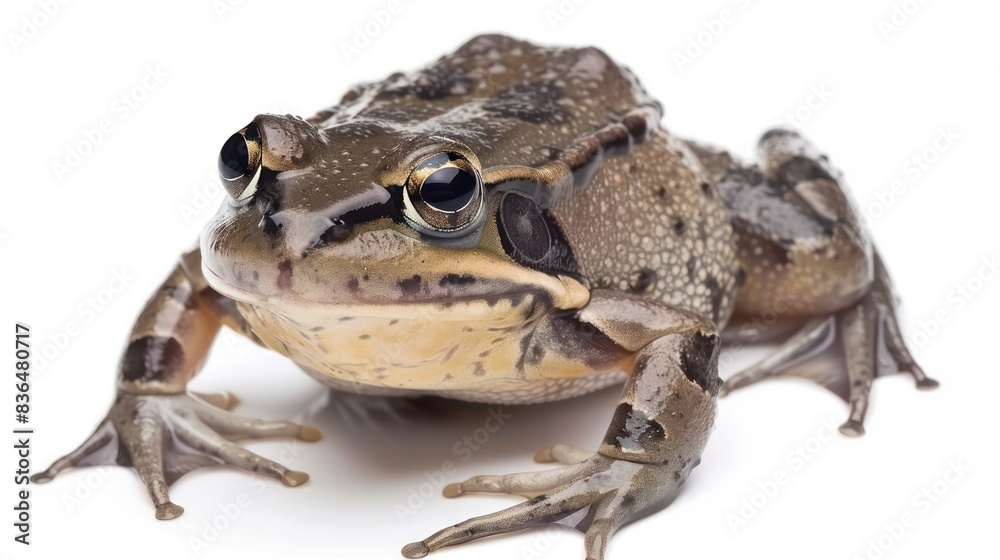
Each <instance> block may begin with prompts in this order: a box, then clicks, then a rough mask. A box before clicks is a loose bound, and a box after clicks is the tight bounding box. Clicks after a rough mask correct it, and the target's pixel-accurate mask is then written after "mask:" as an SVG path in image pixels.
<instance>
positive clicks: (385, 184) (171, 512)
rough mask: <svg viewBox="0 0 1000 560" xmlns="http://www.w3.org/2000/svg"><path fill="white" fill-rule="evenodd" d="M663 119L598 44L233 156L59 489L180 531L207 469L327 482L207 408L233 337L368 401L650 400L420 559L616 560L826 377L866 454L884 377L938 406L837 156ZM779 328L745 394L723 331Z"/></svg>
mask: <svg viewBox="0 0 1000 560" xmlns="http://www.w3.org/2000/svg"><path fill="white" fill-rule="evenodd" d="M661 113H662V110H661V106H660V104H659V103H658V102H657V101H655V100H654V99H653V98H651V97H650V96H649V95H647V94H646V92H645V91H644V90H643V88H642V87H641V86H640V84H639V82H638V80H637V79H636V78H635V76H633V75H632V73H631V72H630V71H629V70H627V69H626V68H624V67H622V66H619V65H618V64H616V63H615V62H614V61H612V60H611V59H610V58H609V57H608V56H607V55H605V54H604V53H603V52H602V51H600V50H598V49H595V48H582V49H573V48H549V47H539V46H536V45H533V44H530V43H527V42H523V41H519V40H515V39H512V38H509V37H504V36H497V35H487V36H481V37H477V38H475V39H473V40H471V41H469V42H468V43H466V44H465V45H463V46H462V47H461V48H459V49H458V50H457V51H456V52H455V53H453V54H450V55H448V56H445V57H443V58H441V59H439V60H438V61H437V62H435V63H433V64H431V65H430V66H428V67H426V68H424V69H422V70H419V71H417V72H415V73H412V74H394V75H392V76H390V77H388V78H387V79H385V80H383V81H380V82H375V83H371V84H368V85H364V86H359V87H356V88H355V89H353V90H352V91H350V92H349V93H347V95H345V96H344V98H343V99H342V100H341V102H340V103H339V104H338V105H336V106H334V107H331V108H329V109H327V110H325V111H322V112H320V113H319V114H317V115H315V116H313V117H311V118H309V119H301V118H298V117H293V116H289V115H286V116H279V115H259V116H257V117H256V118H254V119H253V121H252V122H250V123H249V124H248V125H247V126H245V127H243V128H242V129H241V130H239V131H238V132H236V133H235V134H233V135H232V136H231V137H230V138H229V139H228V140H227V141H226V142H225V143H224V145H223V147H222V150H221V152H220V155H219V171H220V176H221V181H222V183H223V184H224V185H225V187H226V189H227V191H228V194H229V196H228V200H227V201H226V202H225V203H224V204H223V206H222V208H221V209H220V211H219V213H218V215H216V216H215V218H214V219H213V220H212V221H211V223H209V224H208V226H207V228H206V229H205V232H204V235H203V236H202V238H201V246H200V248H199V249H198V250H195V251H193V252H191V253H188V254H187V255H185V256H184V257H183V258H182V259H181V261H180V262H179V264H178V265H177V267H176V268H175V269H174V271H173V273H172V274H171V275H170V276H169V277H168V278H167V280H166V281H165V282H164V283H163V285H162V286H161V288H160V289H159V290H158V291H157V292H156V293H155V294H154V295H153V297H152V299H150V301H149V303H148V304H147V305H146V307H145V309H144V310H143V311H142V313H141V315H140V316H139V319H138V321H137V322H136V325H135V327H134V329H133V331H132V335H131V338H130V340H129V343H128V346H127V349H126V351H125V354H124V356H123V358H122V361H121V368H120V371H119V376H118V397H117V399H116V400H115V403H114V404H113V405H112V407H111V411H110V412H109V413H108V415H107V417H106V419H105V420H104V421H103V422H102V423H101V425H100V426H99V427H98V428H97V430H96V432H95V433H94V434H93V436H91V438H89V439H88V440H87V441H86V442H85V443H84V444H83V445H82V446H81V447H80V448H79V449H77V450H76V451H74V452H73V453H70V454H69V455H67V456H65V457H63V458H61V459H59V460H58V461H56V462H55V463H54V464H53V465H52V466H51V467H50V468H49V469H48V470H47V471H45V472H43V473H40V474H38V475H36V476H35V477H34V479H33V480H34V481H36V482H41V481H45V480H49V479H51V478H52V477H54V476H55V475H56V474H57V473H58V472H59V471H61V470H63V469H65V468H67V467H70V466H73V465H81V464H86V465H93V464H101V463H111V464H120V465H125V466H131V467H133V468H134V469H135V470H136V471H137V473H138V474H139V476H140V478H141V479H142V481H143V483H144V484H145V486H146V488H147V489H148V491H149V495H150V497H151V498H152V501H153V503H154V505H155V508H156V517H157V518H159V519H171V518H174V517H176V516H178V515H180V514H181V513H182V511H183V509H182V508H181V507H180V506H178V505H176V504H174V503H172V502H171V501H170V498H169V496H168V491H167V489H168V486H169V485H170V484H172V483H173V482H174V481H176V480H177V479H178V478H179V477H180V476H182V475H184V474H185V473H187V472H190V471H191V470H194V469H196V468H199V467H202V466H209V465H217V464H229V465H234V466H237V467H241V468H244V469H247V470H250V471H253V472H256V473H260V474H263V475H266V476H270V477H273V478H276V479H279V480H281V481H282V482H284V483H285V484H287V485H289V486H297V485H299V484H302V483H304V482H306V480H307V478H308V477H307V475H306V474H305V473H301V472H296V471H291V470H289V469H287V468H285V467H284V466H282V465H280V464H278V463H276V462H273V461H270V460H268V459H266V458H263V457H260V456H258V455H256V454H254V453H251V452H249V451H247V450H245V449H244V448H242V447H241V446H239V445H238V444H237V443H234V441H238V440H241V439H248V438H257V437H272V436H291V437H297V438H299V439H302V440H308V441H312V440H316V439H318V437H319V433H318V431H317V430H316V429H314V428H310V427H303V426H300V425H298V424H295V423H291V422H274V421H264V420H257V419H251V418H243V417H239V416H235V415H233V414H230V413H229V412H227V410H228V408H229V407H230V406H231V405H232V400H231V399H230V398H228V396H226V395H203V394H194V393H189V392H188V391H187V389H186V386H187V383H188V381H189V380H190V379H191V378H192V377H193V376H194V375H195V373H196V372H197V371H198V369H199V368H200V366H201V364H202V363H203V362H204V360H205V358H206V356H207V353H208V349H209V347H210V345H211V343H212V340H213V339H214V337H215V336H216V334H217V333H218V331H219V329H220V328H221V327H222V326H223V325H225V326H228V327H231V328H233V329H235V330H236V331H238V332H240V333H242V334H244V335H245V336H247V337H248V338H250V339H251V340H253V341H255V342H257V343H259V344H261V345H263V346H266V347H268V348H271V349H273V350H275V351H277V352H280V353H282V354H284V355H286V356H288V357H289V358H291V359H292V360H294V361H295V362H296V363H297V364H298V365H300V366H301V367H302V368H303V369H304V370H305V371H307V372H308V373H310V374H311V375H312V376H314V377H315V378H317V379H319V380H321V381H323V382H324V383H325V384H327V385H329V386H330V387H333V388H334V389H339V390H346V391H351V392H355V393H363V394H377V395H437V396H442V397H449V398H454V399H463V400H471V401H480V402H490V403H540V402H544V401H550V400H555V399H565V398H570V397H573V396H576V395H580V394H582V393H586V392H589V391H593V390H596V389H599V388H602V387H606V386H609V385H613V384H620V383H624V389H623V391H622V396H621V402H620V404H619V405H618V407H617V409H616V410H615V411H614V415H613V419H612V421H611V425H610V426H609V428H608V431H607V433H606V434H605V436H604V438H603V440H602V441H600V442H599V445H597V451H596V452H593V453H592V452H585V451H580V450H577V449H573V448H570V447H568V446H565V445H554V446H553V447H550V448H547V449H543V450H541V451H539V452H538V453H537V454H536V456H535V458H536V459H537V460H538V461H540V462H556V463H562V464H563V466H561V467H559V468H555V469H552V470H546V471H541V472H531V473H523V474H515V475H509V476H503V477H498V476H480V477H475V478H472V479H469V480H466V481H464V482H461V483H456V484H451V485H449V486H448V487H447V488H446V489H445V491H444V493H445V495H446V496H449V497H452V496H457V495H460V494H463V493H467V492H506V493H512V494H519V495H523V496H527V497H529V498H530V499H529V500H528V501H526V502H524V503H521V504H519V505H516V506H513V507H510V508H508V509H505V510H502V511H499V512H496V513H492V514H489V515H485V516H482V517H478V518H474V519H470V520H468V521H465V522H462V523H459V524H457V525H454V526H452V527H449V528H447V529H444V530H442V531H439V532H438V533H435V534H434V535H431V536H430V537H428V538H426V539H424V540H422V541H417V542H414V543H411V544H408V545H406V546H405V547H404V548H403V550H402V553H403V555H404V556H407V557H410V558H417V557H421V556H424V555H426V554H427V553H429V552H431V551H433V550H435V549H438V548H441V547H443V546H449V545H454V544H459V543H462V542H466V541H469V540H472V539H476V538H479V537H483V536H487V535H493V534H497V533H504V532H508V531H515V530H518V529H522V528H526V527H532V526H537V525H541V524H545V523H561V524H564V525H569V526H572V527H575V528H577V529H579V530H580V531H582V532H584V533H585V535H586V538H585V545H586V551H587V552H586V554H587V557H588V558H595V559H596V558H603V556H604V552H605V548H606V547H607V544H608V540H609V538H610V537H611V535H612V534H613V533H614V531H615V530H616V529H617V528H618V527H620V526H621V525H623V524H625V523H627V522H629V521H630V520H632V519H634V518H636V517H639V516H642V515H644V514H646V513H649V512H651V511H654V510H656V509H657V508H659V507H662V506H663V505H665V504H666V503H669V501H670V500H671V499H672V498H673V497H674V496H675V495H676V494H677V492H678V491H679V490H680V488H681V486H682V485H683V484H684V482H685V480H686V479H687V477H688V475H689V473H690V472H691V470H692V469H693V468H694V467H695V466H696V465H697V464H698V462H699V457H700V455H701V453H702V450H703V449H704V447H705V444H706V442H707V439H708V436H709V433H710V432H711V430H712V425H713V422H714V418H715V412H716V399H717V397H718V396H719V394H720V391H721V392H726V391H728V390H730V389H734V388H738V387H742V386H745V385H747V384H750V383H752V382H754V381H756V380H759V379H763V378H765V377H769V376H774V375H800V376H804V377H807V378H810V379H813V380H815V381H816V382H818V383H820V384H822V385H824V386H826V387H827V388H829V389H831V390H832V391H834V392H836V393H837V394H838V395H840V396H841V397H842V398H844V399H845V400H846V401H848V403H849V404H850V416H849V419H848V421H847V422H846V423H845V424H844V425H843V426H842V427H841V431H842V432H844V433H845V434H848V435H858V434H861V433H862V432H863V427H862V421H863V419H864V416H865V411H866V408H867V404H868V393H869V389H870V387H871V384H872V381H873V379H874V378H875V376H876V374H877V373H879V372H880V370H882V371H906V372H909V373H910V374H911V375H913V377H914V378H916V380H917V384H918V386H920V387H931V386H934V385H935V384H936V383H935V382H934V381H933V380H931V379H928V378H927V377H926V376H925V375H924V373H923V372H922V370H921V369H920V368H919V367H918V366H917V364H916V363H915V362H914V360H913V358H912V357H911V356H910V354H909V352H908V351H907V349H906V346H905V344H904V343H903V340H902V337H901V335H900V329H899V326H898V324H897V320H896V312H895V308H894V306H895V301H894V299H893V297H892V295H891V291H890V285H889V278H888V276H887V274H886V271H885V268H884V267H883V265H882V263H881V261H880V259H879V256H878V254H877V253H876V251H875V250H874V248H873V245H872V243H871V241H870V239H869V237H868V236H867V234H866V233H865V232H864V231H863V229H862V227H861V226H860V225H859V222H858V219H857V214H856V211H855V210H854V209H853V208H852V206H851V204H850V202H849V200H848V198H847V197H846V195H845V194H844V192H843V191H842V190H841V185H842V183H841V174H840V173H839V172H838V171H837V170H836V169H835V168H834V167H832V166H831V164H830V162H829V161H828V160H827V158H826V157H825V156H824V155H822V154H821V153H820V152H819V151H818V150H817V149H816V148H815V147H814V146H813V145H812V144H810V143H809V142H808V141H807V140H805V139H804V138H803V137H802V136H800V135H799V134H797V133H796V132H793V131H789V130H772V131H770V132H767V133H766V134H765V135H764V136H763V137H762V138H761V140H760V144H759V148H760V150H759V151H760V153H759V163H757V164H753V163H747V162H743V161H741V160H739V159H738V158H737V157H735V156H733V155H731V154H729V153H727V152H726V151H724V150H721V149H718V148H714V147H710V146H707V145H703V144H700V143H696V142H692V141H688V140H685V139H682V138H678V137H676V136H674V135H672V134H670V133H669V132H667V131H666V130H665V129H664V128H663V127H662V126H661V124H660V119H661ZM772 316H773V317H775V318H780V319H782V320H783V321H784V322H785V323H786V324H789V325H793V326H794V327H795V329H796V330H793V331H787V330H782V329H772V330H770V334H774V333H775V332H784V333H787V336H786V340H785V341H784V343H783V345H782V346H781V347H780V348H779V349H778V350H777V351H776V352H775V353H774V354H772V355H771V356H769V357H768V358H766V359H764V360H763V361H762V362H761V363H759V364H757V365H756V366H753V367H751V368H750V369H748V370H745V371H743V372H741V373H739V374H737V375H736V376H734V377H733V378H731V379H730V380H729V381H728V382H727V383H726V384H723V383H722V381H721V380H720V378H719V376H718V372H717V370H718V363H717V362H718V356H719V351H720V345H721V340H722V339H721V338H720V333H721V331H722V330H723V328H724V327H726V326H727V325H729V326H730V327H733V326H734V325H735V326H736V328H735V329H730V331H729V332H732V333H734V335H735V337H736V338H738V339H739V338H742V339H748V338H749V339H756V338H758V337H760V336H761V335H762V334H764V333H762V332H761V331H762V329H761V328H760V324H761V323H760V321H759V318H761V317H772ZM755 318H757V319H758V320H757V321H754V319H755ZM879 333H882V336H879ZM883 350H884V355H885V356H888V357H889V358H891V359H890V360H889V361H890V362H891V363H881V362H880V361H879V360H878V359H877V358H878V353H879V352H881V351H883ZM825 356H833V357H837V358H842V360H840V361H839V363H837V364H834V365H832V366H831V365H829V363H828V362H826V361H822V360H819V359H818V358H822V357H825ZM595 443H597V442H595ZM181 450H183V451H181Z"/></svg>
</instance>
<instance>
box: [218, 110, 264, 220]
mask: <svg viewBox="0 0 1000 560" xmlns="http://www.w3.org/2000/svg"><path fill="white" fill-rule="evenodd" d="M260 169H261V165H260V130H258V129H257V125H255V124H253V123H250V124H248V125H247V126H246V128H244V129H243V130H240V131H239V132H237V133H236V134H233V135H232V136H230V137H229V140H226V143H225V144H223V145H222V150H220V151H219V177H220V178H221V179H222V185H223V186H224V187H225V188H226V192H228V193H229V203H230V204H232V205H233V206H243V205H244V204H246V203H248V202H250V200H252V199H253V195H254V193H256V192H257V181H258V180H259V179H260Z"/></svg>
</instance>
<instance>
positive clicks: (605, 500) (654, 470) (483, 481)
mask: <svg viewBox="0 0 1000 560" xmlns="http://www.w3.org/2000/svg"><path fill="white" fill-rule="evenodd" d="M583 455H587V457H586V458H584V459H582V460H581V458H582V456H583ZM539 458H540V459H541V461H540V462H551V461H559V462H563V463H570V464H569V465H568V466H565V467H561V468H557V469H553V470H549V471H540V472H528V473H519V474H510V475H505V476H477V477H473V478H470V479H468V480H466V481H464V482H461V483H458V484H450V485H448V486H447V487H446V488H445V489H444V495H445V496H446V497H449V498H451V497H456V496H460V495H463V494H466V493H469V492H492V493H507V494H516V495H520V496H525V497H527V498H529V500H528V501H526V502H524V503H521V504H518V505H515V506H513V507H509V508H507V509H504V510H501V511H498V512H496V513H492V514H489V515H483V516H480V517H474V518H472V519H469V520H466V521H463V522H462V523H459V524H457V525H453V526H451V527H448V528H447V529H443V530H441V531H438V532H437V533H434V534H433V535H431V536H429V537H427V538H426V539H424V540H422V541H418V542H413V543H410V544H408V545H406V546H404V547H403V549H402V551H401V552H402V554H403V556H405V557H407V558H422V557H424V556H426V555H427V554H428V553H430V552H432V551H434V550H437V549H439V548H442V547H445V546H452V545H456V544H461V543H464V542H468V541H471V540H474V539H478V538H481V537H487V536H490V535H497V534H500V533H509V532H513V531H519V530H521V529H528V528H532V527H538V526H542V525H546V524H560V525H565V526H568V527H573V528H575V529H577V530H578V531H580V532H582V533H584V535H585V537H584V543H585V547H586V552H587V558H588V560H589V559H593V560H601V559H603V558H604V551H605V549H606V548H607V546H608V541H609V540H610V539H611V537H612V535H613V534H614V533H615V531H616V530H617V529H618V528H619V527H621V526H623V525H625V524H626V523H628V522H629V521H632V520H633V519H635V518H637V517H639V516H641V515H642V514H644V513H648V512H651V511H655V510H656V509H659V508H660V507H662V506H664V505H666V504H667V503H669V500H670V499H672V498H673V497H674V496H675V495H676V494H677V492H678V490H679V489H680V487H681V486H682V485H683V483H684V481H685V480H686V478H687V475H688V473H689V472H690V469H691V468H693V467H694V465H693V464H691V463H690V462H689V463H688V464H686V465H683V466H682V467H678V466H675V465H671V466H667V464H648V463H633V462H630V461H624V460H620V459H612V458H610V457H607V456H604V455H600V454H587V453H585V452H583V451H579V450H575V449H572V448H570V447H568V446H564V445H558V446H554V447H551V448H547V449H543V450H541V451H540V452H539V453H538V454H536V460H539ZM573 463H575V464H573Z"/></svg>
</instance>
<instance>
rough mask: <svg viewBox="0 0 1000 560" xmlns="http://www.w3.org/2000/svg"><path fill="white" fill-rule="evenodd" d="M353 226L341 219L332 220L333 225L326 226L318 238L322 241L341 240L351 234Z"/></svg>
mask: <svg viewBox="0 0 1000 560" xmlns="http://www.w3.org/2000/svg"><path fill="white" fill-rule="evenodd" d="M353 229H354V226H353V225H352V224H350V223H347V222H345V221H344V220H341V219H336V220H333V225H332V226H330V227H329V228H327V230H326V231H324V232H323V235H321V236H320V237H319V238H320V240H321V241H323V242H324V243H330V242H332V241H343V240H345V239H347V238H348V237H350V236H351V231H352V230H353Z"/></svg>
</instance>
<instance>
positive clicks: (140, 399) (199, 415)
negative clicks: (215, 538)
mask: <svg viewBox="0 0 1000 560" xmlns="http://www.w3.org/2000/svg"><path fill="white" fill-rule="evenodd" d="M205 401H208V402H212V403H214V404H217V405H221V406H234V405H235V403H236V401H235V398H234V397H232V395H230V394H228V393H224V394H219V395H209V396H208V398H206V399H205ZM205 401H203V400H201V399H199V398H196V397H193V396H191V395H188V394H174V395H136V394H132V393H126V392H119V394H118V398H117V399H116V400H115V403H114V405H112V407H111V411H110V412H108V415H107V416H106V417H105V418H104V420H103V421H102V422H101V424H100V426H98V428H97V430H95V431H94V433H93V434H92V435H91V436H90V437H89V438H88V439H87V440H86V441H85V442H84V443H83V445H81V446H80V447H78V448H77V449H76V450H75V451H73V452H72V453H70V454H68V455H66V456H64V457H61V458H59V459H57V460H56V461H55V462H54V463H53V464H52V466H50V467H49V468H48V469H46V470H45V471H43V472H40V473H38V474H35V475H34V476H32V477H31V480H32V482H39V483H41V482H48V481H49V480H52V479H53V478H54V477H55V476H56V475H57V474H59V473H60V472H62V471H63V470H65V469H67V468H70V467H76V466H95V465H122V466H130V467H133V468H134V469H135V471H136V472H137V473H138V474H139V478H140V479H142V482H143V484H144V485H145V486H146V490H147V491H148V492H149V496H150V498H151V499H152V500H153V505H154V506H155V507H156V518H157V519H173V518H175V517H177V516H179V515H180V514H181V513H183V512H184V508H182V507H180V506H178V505H176V504H174V503H173V502H171V501H170V497H169V495H168V493H167V488H168V487H169V486H170V485H171V484H173V483H174V482H175V481H176V480H177V479H178V478H180V477H181V476H183V475H185V474H187V473H189V472H191V471H193V470H195V469H197V468H200V467H206V466H212V465H227V464H228V465H233V466H236V467H240V468H242V469H245V470H248V471H251V472H255V473H258V474H262V475H264V476H268V477H271V478H276V479H279V480H281V481H282V483H284V484H285V485H287V486H298V485H300V484H303V483H304V482H306V481H307V480H309V475H307V474H306V473H303V472H298V471H293V470H290V469H288V468H286V467H284V466H283V465H281V464H279V463H276V462H274V461H271V460H269V459H265V458H263V457H261V456H259V455H257V454H255V453H252V452H250V451H247V450H246V449H244V448H243V447H241V446H239V445H236V444H234V443H233V442H234V441H240V440H245V439H255V438H268V437H295V438H297V439H300V440H302V441H316V440H318V439H319V438H320V433H319V430H317V429H316V428H312V427H308V426H301V425H299V424H296V423H294V422H281V421H268V420H258V419H255V418H246V417H242V416H236V415H234V414H230V413H228V412H226V411H224V410H221V409H220V408H216V407H215V406H212V405H211V404H207V403H206V402H205Z"/></svg>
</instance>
